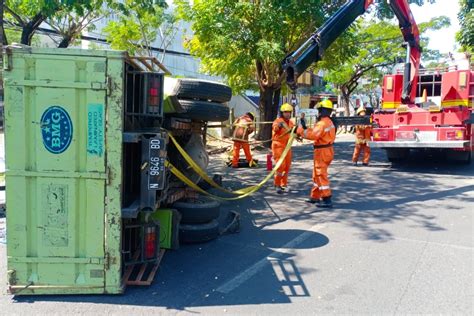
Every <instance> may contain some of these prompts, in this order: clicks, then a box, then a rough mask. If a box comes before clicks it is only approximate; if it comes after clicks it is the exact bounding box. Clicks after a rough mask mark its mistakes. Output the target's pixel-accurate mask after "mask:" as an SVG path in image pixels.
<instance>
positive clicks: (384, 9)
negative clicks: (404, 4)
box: [376, 0, 446, 19]
mask: <svg viewBox="0 0 474 316" xmlns="http://www.w3.org/2000/svg"><path fill="white" fill-rule="evenodd" d="M442 1H446V0H442ZM435 2H436V0H408V3H409V4H416V5H418V6H423V5H425V4H433V3H435ZM376 16H377V17H378V18H379V19H387V18H393V17H394V16H395V15H394V14H393V11H392V10H391V9H390V5H389V4H388V1H379V3H378V6H377V9H376Z"/></svg>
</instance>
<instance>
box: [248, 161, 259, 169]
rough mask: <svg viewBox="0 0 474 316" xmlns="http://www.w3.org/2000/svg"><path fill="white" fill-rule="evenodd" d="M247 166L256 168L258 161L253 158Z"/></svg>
mask: <svg viewBox="0 0 474 316" xmlns="http://www.w3.org/2000/svg"><path fill="white" fill-rule="evenodd" d="M249 167H250V168H258V163H257V162H256V161H255V160H250V162H249Z"/></svg>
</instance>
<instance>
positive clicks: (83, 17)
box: [45, 0, 112, 48]
mask: <svg viewBox="0 0 474 316" xmlns="http://www.w3.org/2000/svg"><path fill="white" fill-rule="evenodd" d="M107 4H112V1H110V0H108V1H106V0H91V1H88V3H87V4H85V5H83V6H74V7H70V8H62V10H59V11H58V12H56V13H55V14H54V15H52V16H50V17H48V18H47V19H46V20H45V22H46V23H47V24H48V25H49V26H50V27H51V28H52V29H53V30H55V31H56V33H57V34H58V35H59V41H56V42H57V45H58V47H59V48H66V47H68V46H69V45H70V44H72V43H73V42H74V41H75V40H76V39H78V38H79V37H80V36H81V34H82V32H83V31H84V30H86V29H87V30H88V31H92V30H93V29H94V28H95V23H96V22H98V21H99V20H101V19H103V18H105V17H107V16H108V15H109V14H110V10H109V9H107V8H108V6H107ZM56 37H57V36H51V38H52V39H53V40H55V38H56Z"/></svg>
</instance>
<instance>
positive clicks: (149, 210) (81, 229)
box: [4, 46, 232, 295]
mask: <svg viewBox="0 0 474 316" xmlns="http://www.w3.org/2000/svg"><path fill="white" fill-rule="evenodd" d="M157 66H160V65H159V63H156V61H154V60H152V59H147V58H132V57H129V56H128V55H127V54H126V53H125V52H120V51H107V50H80V49H46V48H31V47H23V46H21V47H20V46H10V47H8V48H7V49H6V53H5V54H4V77H5V79H4V84H5V145H6V148H5V152H6V183H7V186H6V200H7V231H8V237H7V256H8V258H7V260H8V282H9V291H10V293H12V294H15V295H27V294H94V293H95V294H101V293H112V294H117V293H122V292H123V291H124V288H125V283H124V275H125V274H126V273H125V272H126V271H128V270H129V269H128V268H129V267H130V266H131V265H134V264H146V263H147V262H150V263H155V262H156V261H157V260H158V259H157V258H158V257H159V253H160V248H174V247H176V243H177V236H176V225H177V223H179V220H180V218H179V217H180V215H179V213H177V212H175V211H174V210H172V209H170V206H172V205H178V206H180V207H182V209H183V211H186V210H192V209H193V206H194V205H196V207H197V208H198V209H199V208H200V207H202V206H203V204H204V205H205V206H206V207H208V208H210V209H214V211H213V212H211V213H208V214H207V216H208V218H205V222H204V223H203V218H199V219H195V220H196V223H197V224H201V225H204V226H205V227H207V228H209V227H210V229H211V232H210V234H212V233H213V232H217V227H216V221H215V217H217V216H218V205H217V206H216V205H215V203H212V201H206V200H204V201H202V200H200V199H201V198H200V197H199V196H197V195H196V193H195V192H193V191H191V190H189V189H187V188H186V187H185V185H184V184H183V183H182V182H180V181H179V180H178V179H176V178H175V177H173V176H172V175H171V174H170V173H169V172H168V171H167V169H166V168H165V161H166V160H168V161H170V162H172V163H173V165H175V166H177V168H180V169H181V170H183V172H185V173H186V172H187V176H188V177H189V178H190V179H193V181H195V182H197V181H199V176H197V175H196V174H194V173H193V172H192V171H190V170H188V169H189V168H186V167H187V165H186V162H185V161H184V160H183V159H182V158H181V156H180V155H179V153H178V151H177V150H176V148H175V146H173V144H172V143H171V142H170V141H169V137H168V135H169V133H173V135H174V136H175V138H176V139H177V140H178V142H179V144H180V145H181V146H182V147H183V148H185V150H186V151H187V153H188V154H189V155H190V156H191V157H192V158H193V160H194V161H195V162H196V163H197V164H198V165H199V166H200V167H202V168H204V169H205V168H206V167H207V164H208V162H209V157H208V155H207V152H206V150H205V145H204V142H205V133H206V124H207V122H209V121H225V120H227V119H228V117H229V108H228V106H227V105H226V102H227V101H229V100H230V98H231V95H232V91H231V90H230V88H229V87H227V86H225V85H222V84H219V83H215V82H209V81H200V80H192V79H172V78H168V77H165V74H164V72H166V69H164V68H163V67H161V69H160V67H157ZM164 91H166V95H165V94H164ZM177 201H178V202H177ZM206 203H207V204H206ZM189 214H191V215H189ZM192 214H193V213H191V212H188V215H187V216H191V217H192ZM185 216H186V214H185ZM193 220H194V219H193V218H190V219H189V221H190V222H193ZM191 224H192V223H191ZM190 226H191V228H192V225H190ZM183 227H186V226H185V225H184V226H183ZM184 234H186V232H184ZM190 234H191V235H192V231H191V232H190ZM211 237H212V236H201V238H211ZM190 238H192V236H191V237H190Z"/></svg>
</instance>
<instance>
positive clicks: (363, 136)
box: [352, 106, 371, 166]
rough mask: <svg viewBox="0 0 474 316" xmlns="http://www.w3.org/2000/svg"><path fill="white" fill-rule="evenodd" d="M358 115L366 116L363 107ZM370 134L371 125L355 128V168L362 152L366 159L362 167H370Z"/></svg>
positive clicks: (353, 161)
mask: <svg viewBox="0 0 474 316" xmlns="http://www.w3.org/2000/svg"><path fill="white" fill-rule="evenodd" d="M357 115H359V116H365V115H366V110H365V108H364V107H363V106H361V107H359V108H358V109H357ZM370 132H371V127H370V126H369V125H357V126H356V128H355V137H356V141H355V147H354V154H353V155H352V163H353V164H354V166H357V162H358V160H359V156H360V154H361V152H364V158H363V159H362V165H364V166H368V165H369V160H370V147H369V141H370Z"/></svg>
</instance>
